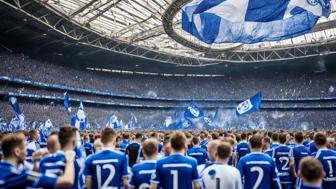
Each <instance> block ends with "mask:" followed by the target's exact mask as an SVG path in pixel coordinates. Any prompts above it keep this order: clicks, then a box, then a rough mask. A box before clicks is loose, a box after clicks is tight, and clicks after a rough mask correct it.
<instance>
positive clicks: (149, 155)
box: [129, 139, 158, 189]
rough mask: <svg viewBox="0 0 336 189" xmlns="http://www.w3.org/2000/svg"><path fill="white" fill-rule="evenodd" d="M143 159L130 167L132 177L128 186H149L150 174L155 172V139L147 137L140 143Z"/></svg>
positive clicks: (140, 187)
mask: <svg viewBox="0 0 336 189" xmlns="http://www.w3.org/2000/svg"><path fill="white" fill-rule="evenodd" d="M142 147H143V152H144V156H145V160H144V161H142V162H141V163H139V164H137V165H134V166H133V167H132V177H131V180H130V182H129V187H130V188H135V189H145V188H150V179H151V175H152V174H153V173H154V172H155V167H156V159H157V155H158V146H157V141H156V140H154V139H148V140H146V141H145V142H143V144H142Z"/></svg>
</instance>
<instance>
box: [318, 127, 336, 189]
mask: <svg viewBox="0 0 336 189" xmlns="http://www.w3.org/2000/svg"><path fill="white" fill-rule="evenodd" d="M314 142H315V144H316V147H317V148H318V151H317V153H316V154H315V158H316V159H318V160H320V162H321V163H322V165H323V169H324V172H325V176H324V178H323V183H322V188H323V189H332V188H333V189H334V188H335V187H336V172H335V170H336V152H335V151H334V150H330V149H327V136H326V135H325V134H324V133H316V134H315V136H314Z"/></svg>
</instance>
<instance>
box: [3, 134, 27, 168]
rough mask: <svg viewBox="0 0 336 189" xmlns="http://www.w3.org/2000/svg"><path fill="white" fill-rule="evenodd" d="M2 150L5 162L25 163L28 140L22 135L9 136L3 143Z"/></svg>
mask: <svg viewBox="0 0 336 189" xmlns="http://www.w3.org/2000/svg"><path fill="white" fill-rule="evenodd" d="M1 149H2V153H3V157H4V159H5V160H13V161H14V163H15V164H16V165H17V164H20V163H23V162H24V161H25V159H26V155H27V152H26V140H25V137H24V135H22V134H7V135H5V136H4V137H3V139H2V141H1Z"/></svg>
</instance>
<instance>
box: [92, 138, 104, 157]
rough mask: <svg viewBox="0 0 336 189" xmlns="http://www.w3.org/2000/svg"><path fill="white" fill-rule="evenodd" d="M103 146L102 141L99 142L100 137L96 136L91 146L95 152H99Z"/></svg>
mask: <svg viewBox="0 0 336 189" xmlns="http://www.w3.org/2000/svg"><path fill="white" fill-rule="evenodd" d="M103 147H104V145H103V143H102V142H101V140H100V138H96V139H95V140H94V142H93V148H94V150H95V152H96V153H97V152H99V151H101V150H102V148H103Z"/></svg>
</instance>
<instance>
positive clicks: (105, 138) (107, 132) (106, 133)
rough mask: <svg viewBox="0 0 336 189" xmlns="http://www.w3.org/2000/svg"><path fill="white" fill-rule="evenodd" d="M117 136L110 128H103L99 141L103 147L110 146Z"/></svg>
mask: <svg viewBox="0 0 336 189" xmlns="http://www.w3.org/2000/svg"><path fill="white" fill-rule="evenodd" d="M116 137H117V132H116V131H115V130H114V129H112V128H105V129H104V130H103V131H102V132H101V142H102V143H103V144H104V146H105V147H108V146H109V147H112V146H113V145H114V142H115V139H116Z"/></svg>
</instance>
